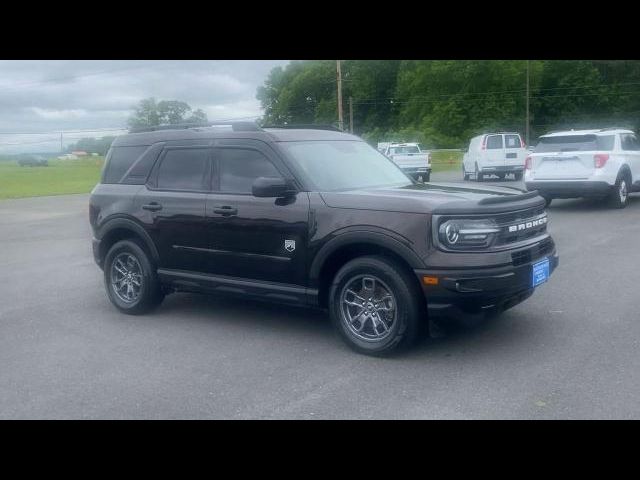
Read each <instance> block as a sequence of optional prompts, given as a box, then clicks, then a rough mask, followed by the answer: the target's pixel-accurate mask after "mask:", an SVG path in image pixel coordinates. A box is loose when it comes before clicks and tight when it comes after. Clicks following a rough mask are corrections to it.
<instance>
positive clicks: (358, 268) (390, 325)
mask: <svg viewBox="0 0 640 480" xmlns="http://www.w3.org/2000/svg"><path fill="white" fill-rule="evenodd" d="M421 298H422V292H421V291H419V288H418V287H417V285H415V282H414V281H412V278H411V277H410V276H409V274H408V273H407V272H405V271H404V269H402V268H401V267H400V266H399V265H397V264H396V263H395V262H393V261H391V260H389V259H387V258H384V257H379V256H366V257H360V258H356V259H354V260H351V261H350V262H348V263H347V264H346V265H344V266H343V267H342V268H341V269H340V270H339V271H338V273H337V274H336V276H335V278H334V280H333V284H332V286H331V290H330V292H329V311H330V314H331V320H332V321H333V324H334V326H335V328H336V330H337V331H338V333H339V334H340V336H341V337H342V339H343V340H344V341H345V343H347V345H349V347H351V348H352V349H353V350H355V351H357V352H359V353H364V354H367V355H375V356H383V355H388V354H390V353H391V352H393V351H397V350H399V349H402V348H405V347H408V346H409V345H411V344H412V343H413V341H414V340H415V339H416V337H417V334H418V332H419V330H420V322H421V321H426V318H422V317H423V315H422V314H423V309H422V306H421V303H420V300H421Z"/></svg>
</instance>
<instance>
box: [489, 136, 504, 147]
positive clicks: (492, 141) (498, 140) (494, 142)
mask: <svg viewBox="0 0 640 480" xmlns="http://www.w3.org/2000/svg"><path fill="white" fill-rule="evenodd" d="M487 148H488V149H493V148H502V135H491V136H489V137H487Z"/></svg>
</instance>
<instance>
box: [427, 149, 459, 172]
mask: <svg viewBox="0 0 640 480" xmlns="http://www.w3.org/2000/svg"><path fill="white" fill-rule="evenodd" d="M461 164H462V152H456V151H454V152H432V153H431V169H432V170H431V171H432V172H444V171H447V170H459V169H460V168H461V166H460V165H461Z"/></svg>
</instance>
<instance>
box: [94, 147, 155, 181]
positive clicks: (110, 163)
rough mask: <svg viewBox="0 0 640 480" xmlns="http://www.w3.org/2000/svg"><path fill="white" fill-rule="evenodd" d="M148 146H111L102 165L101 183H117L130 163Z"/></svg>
mask: <svg viewBox="0 0 640 480" xmlns="http://www.w3.org/2000/svg"><path fill="white" fill-rule="evenodd" d="M147 148H148V146H145V145H143V146H135V147H111V149H110V150H109V153H108V154H107V161H106V163H105V165H104V172H103V174H102V183H119V182H120V180H122V177H123V176H124V174H125V173H127V171H128V170H129V168H131V165H133V164H134V162H135V161H136V160H137V159H138V158H140V156H141V155H142V154H143V153H144V152H145V151H146V150H147Z"/></svg>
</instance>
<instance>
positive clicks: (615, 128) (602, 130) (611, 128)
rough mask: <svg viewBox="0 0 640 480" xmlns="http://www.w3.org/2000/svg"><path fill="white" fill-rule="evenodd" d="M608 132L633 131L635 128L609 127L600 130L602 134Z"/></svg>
mask: <svg viewBox="0 0 640 480" xmlns="http://www.w3.org/2000/svg"><path fill="white" fill-rule="evenodd" d="M607 130H633V128H632V127H607V128H601V129H600V131H601V132H606V131H607Z"/></svg>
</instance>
